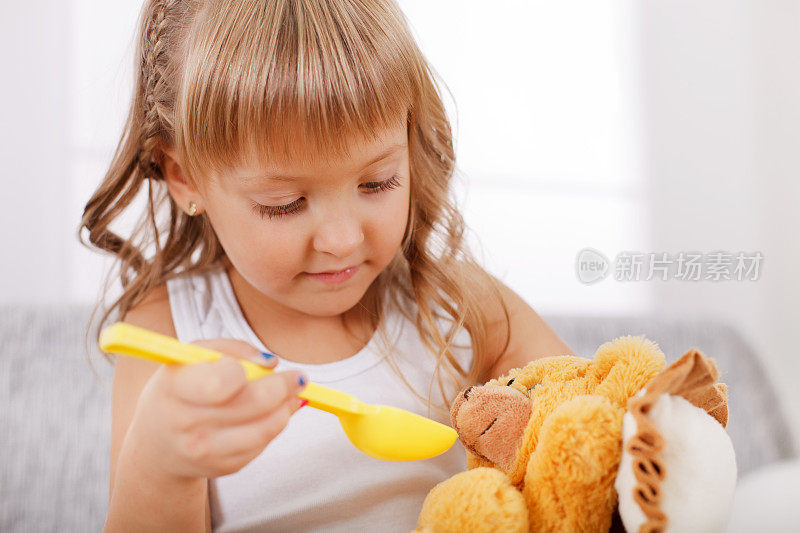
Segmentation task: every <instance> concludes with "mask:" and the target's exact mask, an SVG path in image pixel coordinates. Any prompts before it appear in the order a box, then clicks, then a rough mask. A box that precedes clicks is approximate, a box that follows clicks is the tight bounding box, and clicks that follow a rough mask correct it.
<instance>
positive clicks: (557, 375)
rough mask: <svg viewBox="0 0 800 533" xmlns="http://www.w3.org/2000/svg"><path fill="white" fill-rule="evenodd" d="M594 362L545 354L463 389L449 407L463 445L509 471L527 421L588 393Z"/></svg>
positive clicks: (541, 417) (539, 419)
mask: <svg viewBox="0 0 800 533" xmlns="http://www.w3.org/2000/svg"><path fill="white" fill-rule="evenodd" d="M590 363H591V361H590V360H588V359H583V358H580V357H574V356H559V357H548V358H542V359H538V360H536V361H533V362H531V363H529V364H528V365H527V366H525V367H524V368H521V369H513V370H511V371H510V372H509V374H508V375H506V376H502V377H500V378H497V379H492V380H490V381H488V382H487V383H486V384H485V385H480V386H473V387H470V388H468V389H465V390H463V391H461V392H460V393H459V395H458V396H457V397H456V398H455V400H454V402H453V405H452V407H451V409H450V418H451V422H452V424H453V428H455V430H456V431H457V432H458V436H459V439H460V440H461V443H462V444H463V445H464V446H465V447H466V448H467V449H468V450H470V451H471V452H472V453H474V454H475V455H478V456H480V457H483V458H484V459H486V460H488V461H491V462H492V463H494V464H495V465H497V466H498V467H500V468H501V469H503V470H504V471H509V470H510V469H511V468H512V467H513V463H514V459H515V457H516V454H517V449H518V447H519V444H520V442H521V440H522V437H523V434H524V432H525V429H526V427H527V426H528V425H529V423H535V425H536V426H540V425H541V423H542V421H543V420H544V419H545V418H546V417H547V415H549V414H550V413H551V412H552V411H553V410H554V409H555V408H556V407H557V406H558V405H559V404H560V403H562V402H564V401H566V400H568V399H570V398H573V397H575V396H578V395H581V394H587V393H588V392H589V388H590V386H589V384H590V382H589V380H587V376H586V369H587V368H588V365H589V364H590ZM591 384H592V385H595V386H596V382H592V383H591ZM537 433H538V432H537Z"/></svg>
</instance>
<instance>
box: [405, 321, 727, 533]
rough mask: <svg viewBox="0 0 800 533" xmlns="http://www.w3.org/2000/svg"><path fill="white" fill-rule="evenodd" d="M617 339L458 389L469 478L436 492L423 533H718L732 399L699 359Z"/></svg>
mask: <svg viewBox="0 0 800 533" xmlns="http://www.w3.org/2000/svg"><path fill="white" fill-rule="evenodd" d="M665 364H666V363H665V357H664V354H663V353H662V352H661V350H660V349H659V348H658V346H657V345H656V344H655V343H653V342H652V341H649V340H647V339H646V338H644V337H631V336H626V337H620V338H617V339H615V340H613V341H611V342H607V343H605V344H603V345H602V346H600V348H599V349H598V350H597V352H596V354H595V356H594V359H585V358H582V357H575V356H559V357H545V358H541V359H538V360H535V361H532V362H531V363H529V364H528V365H527V366H525V367H524V368H519V369H513V370H511V371H509V373H508V375H505V376H502V377H499V378H497V379H493V380H490V381H489V382H487V383H486V384H484V385H481V386H474V387H470V388H468V389H466V390H464V391H461V392H460V393H459V395H458V396H457V397H456V399H455V401H454V402H453V404H452V407H451V411H450V415H451V420H452V423H453V427H454V428H455V429H456V431H458V435H459V440H460V441H461V443H462V444H463V445H464V447H465V448H466V450H467V464H468V467H469V470H468V471H466V472H462V473H460V474H457V475H455V476H453V477H452V478H450V479H448V480H446V481H444V482H442V483H440V484H438V485H436V486H435V487H434V488H433V489H432V490H431V491H430V493H429V494H428V496H427V498H426V499H425V502H424V504H423V508H422V511H421V513H420V516H419V521H418V527H417V529H416V530H415V531H416V532H417V533H434V532H435V533H440V532H441V533H447V532H453V533H456V532H457V533H466V532H484V531H485V532H490V531H491V532H494V531H504V532H520V533H522V532H529V531H530V532H545V531H547V532H561V531H566V532H572V531H591V532H595V531H597V532H607V531H628V532H632V531H667V530H671V531H687V530H692V531H723V530H724V528H725V525H726V523H727V518H728V516H729V514H730V504H731V502H732V499H733V489H734V487H735V483H736V462H735V456H734V453H733V446H732V444H731V441H730V438H729V437H728V435H727V433H726V432H725V430H724V427H725V426H726V424H727V417H728V410H727V388H726V386H725V384H724V383H715V382H716V381H717V378H718V376H719V373H718V371H717V368H716V366H715V364H714V362H713V360H711V359H707V358H705V357H704V356H703V355H702V354H701V353H700V352H698V351H697V350H690V351H689V352H687V353H686V354H685V355H684V356H683V357H681V358H680V359H679V360H678V361H676V362H675V363H673V364H672V365H670V367H669V368H667V369H666V370H665V368H664V367H665Z"/></svg>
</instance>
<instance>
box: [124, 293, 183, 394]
mask: <svg viewBox="0 0 800 533" xmlns="http://www.w3.org/2000/svg"><path fill="white" fill-rule="evenodd" d="M120 321H121V322H125V323H127V324H131V325H133V326H138V327H140V328H145V329H149V330H150V331H154V332H156V333H161V334H162V335H168V336H170V337H175V336H176V335H175V326H174V325H173V322H172V312H171V310H170V306H169V293H168V292H167V286H166V284H161V285H159V286H157V287H155V288H153V289H151V290H150V292H148V293H147V294H146V295H145V296H144V298H143V299H142V300H141V301H140V302H139V303H137V304H136V305H134V306H133V307H132V308H130V309H129V310H128V311H127V312H125V313H124V314H123V315H122V317H121V318H120ZM114 367H115V374H116V376H117V377H118V378H125V379H127V378H130V379H133V380H135V381H142V380H143V379H146V378H148V377H149V376H150V375H151V374H152V373H153V372H155V371H156V369H158V367H159V363H156V362H155V361H148V360H146V359H141V358H138V357H121V356H117V357H116V362H115V364H114Z"/></svg>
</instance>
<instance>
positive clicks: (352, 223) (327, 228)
mask: <svg viewBox="0 0 800 533" xmlns="http://www.w3.org/2000/svg"><path fill="white" fill-rule="evenodd" d="M363 241H364V231H363V228H362V225H361V221H360V220H359V218H358V217H357V216H356V215H355V214H353V213H337V214H333V215H331V216H328V217H324V218H323V219H322V220H320V222H319V224H318V226H317V231H316V233H315V235H314V249H315V250H317V251H318V252H323V253H329V254H332V255H335V256H337V257H343V258H345V257H350V256H351V255H353V254H354V252H356V251H357V250H358V247H359V246H360V245H361V243H362V242H363Z"/></svg>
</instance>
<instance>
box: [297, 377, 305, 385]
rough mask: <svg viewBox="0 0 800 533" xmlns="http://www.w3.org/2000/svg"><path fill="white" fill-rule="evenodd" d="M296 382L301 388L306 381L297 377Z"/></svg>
mask: <svg viewBox="0 0 800 533" xmlns="http://www.w3.org/2000/svg"><path fill="white" fill-rule="evenodd" d="M297 382H298V383H299V384H300V386H301V387H302V386H303V385H305V384H306V379H305V378H304V377H303V376H297Z"/></svg>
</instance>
